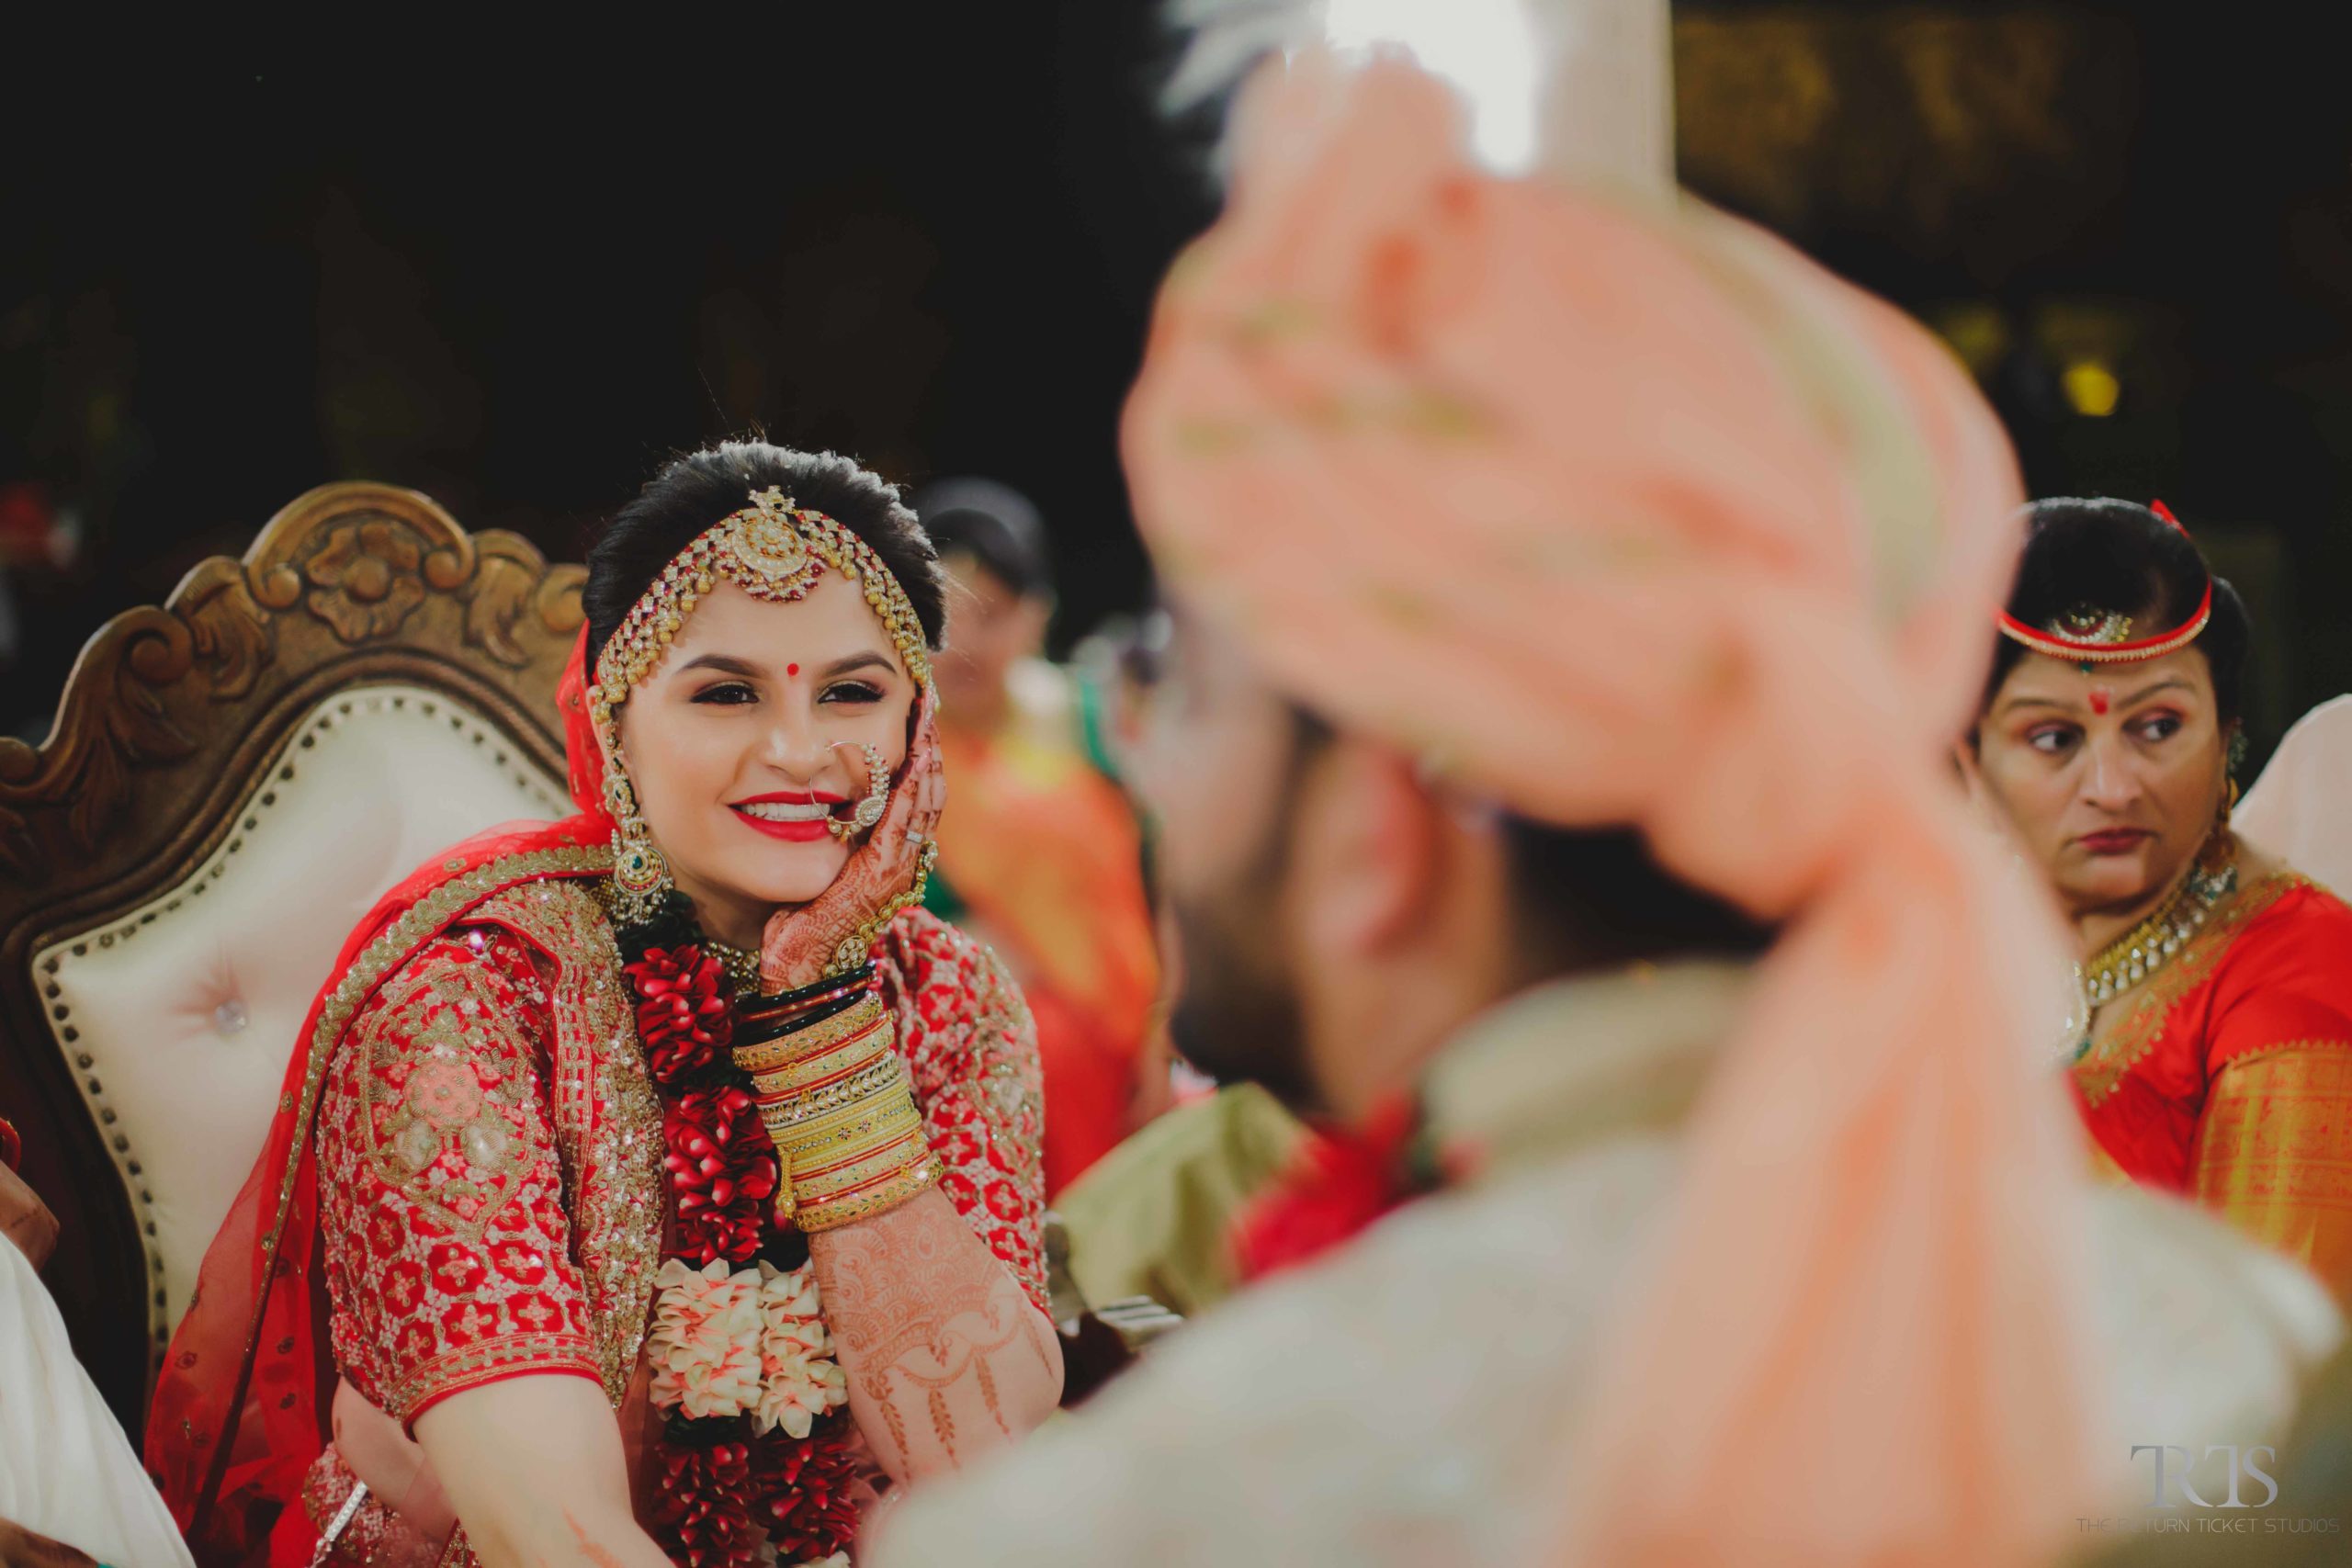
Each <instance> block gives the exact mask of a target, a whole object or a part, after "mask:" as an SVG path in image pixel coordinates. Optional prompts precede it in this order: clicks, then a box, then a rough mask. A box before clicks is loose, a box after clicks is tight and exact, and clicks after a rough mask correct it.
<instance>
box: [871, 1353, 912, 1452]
mask: <svg viewBox="0 0 2352 1568" xmlns="http://www.w3.org/2000/svg"><path fill="white" fill-rule="evenodd" d="M868 1382H869V1383H870V1386H871V1388H872V1390H873V1393H874V1403H875V1404H878V1405H880V1406H881V1407H882V1424H883V1425H884V1426H886V1427H889V1428H890V1450H891V1457H893V1458H894V1459H897V1460H898V1461H899V1462H901V1463H904V1462H905V1461H906V1457H907V1423H906V1418H905V1417H904V1416H900V1415H899V1391H898V1389H897V1388H896V1387H894V1386H893V1385H892V1384H891V1382H890V1371H889V1369H888V1367H876V1368H875V1369H874V1373H873V1376H872V1377H871V1378H870V1379H869V1380H868Z"/></svg>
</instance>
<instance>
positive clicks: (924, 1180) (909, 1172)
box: [797, 1156, 940, 1235]
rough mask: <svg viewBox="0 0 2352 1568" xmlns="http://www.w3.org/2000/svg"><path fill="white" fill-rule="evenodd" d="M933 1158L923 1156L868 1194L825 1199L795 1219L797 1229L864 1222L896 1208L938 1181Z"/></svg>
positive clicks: (813, 1231) (808, 1230) (812, 1231)
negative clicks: (815, 1207) (916, 1162)
mask: <svg viewBox="0 0 2352 1568" xmlns="http://www.w3.org/2000/svg"><path fill="white" fill-rule="evenodd" d="M939 1174H940V1168H939V1162H938V1161H937V1160H936V1159H933V1158H930V1157H928V1156H926V1157H925V1158H924V1159H923V1160H922V1161H921V1162H920V1163H919V1164H916V1165H913V1166H910V1167H909V1168H907V1169H905V1170H903V1171H901V1172H899V1174H898V1175H896V1176H894V1177H892V1178H890V1179H889V1181H888V1184H887V1185H883V1186H877V1187H876V1188H875V1189H874V1190H872V1191H871V1192H867V1193H859V1194H853V1195H850V1196H846V1197H842V1198H834V1199H829V1200H827V1201H825V1202H824V1203H823V1205H822V1206H821V1207H820V1208H818V1209H816V1210H815V1211H814V1212H805V1211H804V1212H803V1213H801V1214H800V1215H799V1218H798V1221H797V1223H798V1224H799V1226H800V1228H801V1230H802V1231H803V1232H805V1233H807V1234H809V1235H814V1234H816V1233H817V1232H819V1231H829V1230H833V1229H836V1228H837V1227H839V1226H842V1225H846V1224H854V1222H856V1221H858V1220H863V1219H868V1218H871V1217H872V1216H874V1215H876V1214H879V1213H887V1212H888V1211H889V1210H891V1209H895V1208H897V1207H898V1206H899V1204H901V1203H903V1202H905V1201H907V1200H908V1199H910V1198H912V1197H913V1196H915V1195H916V1194H917V1193H919V1192H921V1191H922V1190H923V1189H924V1188H926V1187H929V1186H931V1185H932V1183H933V1182H934V1181H937V1180H938V1179H939Z"/></svg>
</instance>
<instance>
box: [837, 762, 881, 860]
mask: <svg viewBox="0 0 2352 1568" xmlns="http://www.w3.org/2000/svg"><path fill="white" fill-rule="evenodd" d="M858 750H860V751H861V752H863V753H865V796H864V798H862V799H860V800H859V801H858V803H857V808H856V809H855V810H854V811H852V812H851V813H850V814H849V820H848V821H846V822H843V821H841V820H839V819H835V820H833V821H831V822H828V823H826V824H825V828H826V830H827V831H829V832H831V834H832V836H833V837H834V838H836V839H839V840H841V841H842V842H843V843H847V842H849V841H850V840H852V839H854V838H855V837H856V836H857V835H858V834H860V833H863V832H865V830H866V829H868V828H871V827H873V826H874V824H876V822H879V821H881V820H882V807H884V805H885V804H886V803H887V802H888V800H889V798H890V769H889V767H888V764H886V763H885V762H884V761H882V753H881V751H880V750H877V749H876V748H875V747H872V746H861V747H859V748H858Z"/></svg>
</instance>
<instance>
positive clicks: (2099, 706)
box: [2091, 686, 2109, 713]
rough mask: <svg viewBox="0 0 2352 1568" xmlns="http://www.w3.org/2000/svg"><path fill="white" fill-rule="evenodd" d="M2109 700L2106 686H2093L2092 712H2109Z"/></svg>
mask: <svg viewBox="0 0 2352 1568" xmlns="http://www.w3.org/2000/svg"><path fill="white" fill-rule="evenodd" d="M2108 700H2109V699H2108V694H2107V688H2106V687H2105V686H2093V687H2092V688H2091V712H2093V713H2105V712H2106V711H2107V705H2108Z"/></svg>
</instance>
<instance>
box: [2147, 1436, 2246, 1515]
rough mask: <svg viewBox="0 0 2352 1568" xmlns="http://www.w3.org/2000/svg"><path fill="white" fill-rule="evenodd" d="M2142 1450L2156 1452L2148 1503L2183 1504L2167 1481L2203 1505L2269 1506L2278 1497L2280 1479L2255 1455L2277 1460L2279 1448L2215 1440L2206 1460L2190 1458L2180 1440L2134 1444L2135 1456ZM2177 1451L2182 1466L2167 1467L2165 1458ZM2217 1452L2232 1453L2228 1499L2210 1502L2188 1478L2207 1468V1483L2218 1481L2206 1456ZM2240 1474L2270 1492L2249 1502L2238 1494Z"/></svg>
mask: <svg viewBox="0 0 2352 1568" xmlns="http://www.w3.org/2000/svg"><path fill="white" fill-rule="evenodd" d="M2142 1454H2154V1455H2155V1456H2156V1472H2155V1485H2154V1489H2153V1491H2152V1492H2151V1494H2150V1495H2149V1498H2148V1506H2150V1507H2152V1508H2177V1507H2179V1506H2180V1505H2179V1504H2177V1503H2176V1502H2174V1501H2173V1500H2172V1499H2171V1497H2170V1496H2168V1495H2166V1486H2167V1483H2170V1484H2171V1485H2177V1486H2178V1487H2179V1488H2180V1490H2181V1493H2182V1495H2184V1496H2186V1497H2187V1498H2188V1500H2189V1501H2190V1502H2191V1503H2194V1504H2196V1505H2197V1506H2199V1507H2200V1508H2267V1507H2268V1506H2270V1505H2271V1504H2273V1503H2276V1502H2277V1501H2278V1482H2277V1481H2275V1480H2273V1479H2272V1478H2271V1475H2270V1472H2267V1471H2266V1470H2264V1469H2263V1468H2262V1464H2261V1463H2257V1462H2256V1455H2260V1456H2261V1458H2262V1461H2264V1462H2267V1463H2270V1464H2277V1463H2278V1450H2277V1449H2274V1448H2271V1447H2270V1446H2269V1445H2267V1444H2259V1445H2256V1446H2252V1447H2248V1448H2244V1449H2241V1448H2240V1447H2239V1446H2238V1445H2237V1444H2235V1443H2214V1444H2211V1446H2209V1447H2208V1448H2207V1449H2206V1450H2205V1460H2191V1459H2190V1458H2189V1457H2188V1450H2187V1449H2185V1448H2181V1447H2179V1446H2177V1444H2172V1443H2135V1444H2133V1445H2132V1448H2131V1457H2132V1458H2133V1459H2138V1458H2139V1457H2140V1456H2141V1455H2142ZM2175 1454H2177V1455H2179V1456H2180V1464H2179V1467H2178V1468H2177V1469H2173V1468H2168V1467H2167V1466H2166V1464H2165V1461H2166V1460H2168V1459H2170V1458H2171V1457H2172V1456H2173V1455H2175ZM2215 1454H2227V1455H2229V1456H2230V1471H2229V1482H2230V1495H2229V1497H2228V1499H2227V1500H2226V1501H2224V1502H2220V1503H2211V1502H2208V1501H2206V1500H2205V1499H2204V1498H2202V1497H2200V1496H2199V1495H2197V1488H2196V1487H2195V1486H2193V1485H2192V1484H2190V1482H2189V1472H2191V1471H2204V1472H2208V1473H2207V1474H2206V1475H2205V1477H2204V1481H2205V1484H2206V1485H2207V1486H2208V1487H2211V1486H2213V1485H2214V1484H2215V1483H2217V1482H2218V1480H2219V1477H2218V1476H2217V1475H2214V1474H2213V1473H2211V1470H2212V1467H2211V1465H2210V1464H2208V1463H2206V1462H2205V1461H2206V1460H2211V1458H2212V1457H2213V1456H2214V1455H2215ZM2241 1476H2243V1477H2245V1479H2246V1480H2248V1481H2259V1482H2261V1483H2262V1484H2263V1485H2264V1487H2266V1488H2267V1491H2268V1494H2269V1495H2267V1496H2266V1497H2264V1498H2263V1499H2262V1501H2261V1502H2259V1503H2248V1502H2244V1501H2242V1500H2241V1499H2240V1498H2239V1496H2238V1480H2239V1477H2241Z"/></svg>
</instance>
